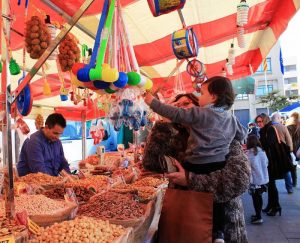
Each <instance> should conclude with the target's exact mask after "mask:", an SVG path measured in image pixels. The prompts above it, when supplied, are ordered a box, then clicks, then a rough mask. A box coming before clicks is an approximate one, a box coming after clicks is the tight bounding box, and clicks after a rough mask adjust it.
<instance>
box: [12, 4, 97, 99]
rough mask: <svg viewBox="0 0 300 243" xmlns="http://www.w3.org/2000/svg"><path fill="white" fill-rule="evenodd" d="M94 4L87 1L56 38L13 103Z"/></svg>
mask: <svg viewBox="0 0 300 243" xmlns="http://www.w3.org/2000/svg"><path fill="white" fill-rule="evenodd" d="M93 2H94V0H86V1H85V2H84V3H83V4H82V5H81V7H80V8H79V9H78V11H77V12H76V13H75V14H74V16H73V17H72V18H71V19H70V20H69V21H68V24H69V25H68V26H67V27H65V28H64V29H63V30H62V31H61V32H60V33H59V34H58V36H56V38H55V39H54V40H53V41H52V42H51V44H50V45H49V46H48V48H47V49H46V50H45V52H44V53H43V55H42V56H41V57H40V58H39V59H38V61H37V62H36V63H35V64H34V66H33V67H32V69H31V70H30V72H29V73H28V74H27V75H26V77H25V78H24V80H23V81H22V82H21V83H20V85H19V86H18V88H17V89H16V90H15V91H14V94H13V96H12V100H11V101H10V102H11V103H13V102H15V100H16V99H17V97H18V96H19V94H20V93H21V92H22V90H23V89H24V88H25V86H26V85H27V84H29V83H30V81H31V79H32V78H33V77H34V75H35V74H36V73H37V72H38V70H39V69H40V67H41V66H42V65H43V64H44V63H45V62H46V61H47V59H48V57H49V56H50V55H51V54H52V52H53V51H54V50H55V48H56V47H57V46H58V45H59V43H60V42H61V41H62V40H63V38H64V37H65V36H66V35H67V34H68V33H69V31H70V30H71V29H72V28H73V26H74V25H75V24H76V23H77V21H78V20H79V19H80V17H81V16H82V15H83V14H84V12H85V11H86V10H87V9H88V8H89V6H90V5H91V4H92V3H93Z"/></svg>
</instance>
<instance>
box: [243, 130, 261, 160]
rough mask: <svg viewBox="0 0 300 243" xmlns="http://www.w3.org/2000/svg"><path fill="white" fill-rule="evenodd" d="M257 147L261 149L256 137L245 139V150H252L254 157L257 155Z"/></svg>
mask: <svg viewBox="0 0 300 243" xmlns="http://www.w3.org/2000/svg"><path fill="white" fill-rule="evenodd" d="M257 147H260V148H262V146H261V143H260V141H259V139H258V137H257V136H256V135H249V136H248V138H247V149H252V148H253V150H254V155H257Z"/></svg>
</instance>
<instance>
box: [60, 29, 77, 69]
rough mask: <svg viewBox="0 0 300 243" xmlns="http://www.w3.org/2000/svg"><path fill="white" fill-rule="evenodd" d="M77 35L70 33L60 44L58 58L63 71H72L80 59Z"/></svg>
mask: <svg viewBox="0 0 300 243" xmlns="http://www.w3.org/2000/svg"><path fill="white" fill-rule="evenodd" d="M77 45H78V40H77V39H76V37H75V36H73V35H71V34H68V35H67V36H66V37H65V39H64V40H63V41H62V42H61V43H60V45H59V48H58V50H59V54H58V60H59V63H60V66H61V69H62V71H63V72H66V71H70V70H71V69H72V67H73V65H74V63H75V62H78V61H79V59H80V49H79V47H78V46H77Z"/></svg>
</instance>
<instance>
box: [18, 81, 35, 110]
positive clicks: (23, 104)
mask: <svg viewBox="0 0 300 243" xmlns="http://www.w3.org/2000/svg"><path fill="white" fill-rule="evenodd" d="M32 102H33V100H32V96H31V89H30V86H29V85H28V86H27V85H26V86H25V88H24V89H23V90H22V92H21V93H20V94H19V96H18V98H17V108H18V111H19V113H20V114H21V115H22V116H27V115H28V114H29V113H30V112H31V109H32Z"/></svg>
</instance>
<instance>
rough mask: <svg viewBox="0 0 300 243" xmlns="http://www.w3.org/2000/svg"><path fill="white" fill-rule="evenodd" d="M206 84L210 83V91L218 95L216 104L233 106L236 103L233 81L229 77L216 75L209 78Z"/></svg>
mask: <svg viewBox="0 0 300 243" xmlns="http://www.w3.org/2000/svg"><path fill="white" fill-rule="evenodd" d="M204 84H207V85H208V92H209V93H210V94H211V95H215V96H216V97H217V98H216V101H215V103H214V106H216V107H221V106H225V107H226V108H227V109H230V108H231V106H232V105H233V103H234V99H235V94H234V91H233V87H232V84H231V81H230V80H229V79H228V78H225V77H222V76H215V77H212V78H209V79H207V80H206V81H205V82H204Z"/></svg>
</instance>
